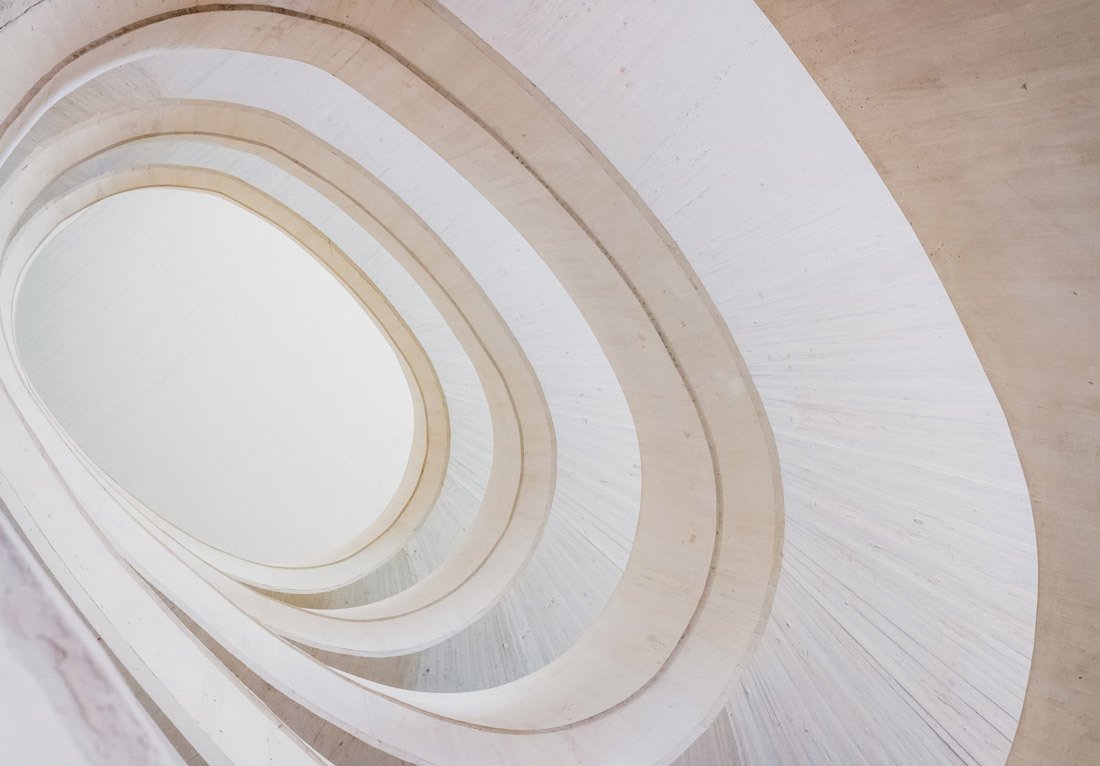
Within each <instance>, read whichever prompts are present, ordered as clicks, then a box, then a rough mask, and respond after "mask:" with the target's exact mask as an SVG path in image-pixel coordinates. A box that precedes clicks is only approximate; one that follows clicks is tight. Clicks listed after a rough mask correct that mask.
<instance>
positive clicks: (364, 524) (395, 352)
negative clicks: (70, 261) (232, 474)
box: [8, 186, 446, 569]
mask: <svg viewBox="0 0 1100 766" xmlns="http://www.w3.org/2000/svg"><path fill="white" fill-rule="evenodd" d="M165 190H167V191H171V192H177V193H183V194H189V195H195V196H196V197H205V198H208V199H216V200H218V201H219V203H221V204H224V205H226V206H227V207H226V210H229V209H232V210H233V213H232V215H240V216H247V218H242V219H241V220H251V221H252V223H253V224H254V225H256V226H258V227H266V228H267V229H271V230H274V231H275V232H277V233H278V235H279V236H280V237H282V238H284V239H285V240H286V241H287V242H288V244H290V245H293V247H294V248H295V249H296V250H295V252H294V255H296V256H297V255H302V256H308V260H306V259H304V258H303V259H302V261H300V263H302V264H306V263H308V264H310V265H309V266H306V267H304V268H305V269H306V270H307V272H313V273H314V275H315V277H316V278H317V280H318V281H319V282H320V283H322V284H324V283H329V282H330V281H331V284H330V285H326V287H328V288H329V294H330V295H334V294H342V296H344V297H346V298H347V300H348V305H349V306H353V307H354V308H355V310H356V311H359V312H361V317H359V324H360V327H359V330H360V331H363V330H367V331H368V332H369V333H373V334H374V335H376V336H378V337H377V338H372V341H374V343H375V347H376V348H377V347H378V345H379V344H378V343H377V341H378V340H381V341H382V344H384V345H385V347H386V348H387V350H388V354H389V358H387V359H386V361H387V363H389V366H390V368H391V369H390V370H389V378H390V381H391V382H393V381H395V380H397V379H398V377H399V380H400V382H401V386H400V387H396V386H391V390H392V391H393V393H394V394H395V395H396V396H397V397H398V401H397V402H396V404H397V406H399V407H402V408H403V409H404V410H405V411H407V413H408V417H407V424H406V425H405V426H402V428H404V436H405V442H406V443H407V447H404V448H403V449H401V450H400V452H399V453H398V454H404V455H406V458H405V459H404V460H403V461H401V469H400V471H396V472H394V474H395V475H394V476H391V477H390V479H391V480H390V481H389V483H388V487H390V488H392V491H387V492H385V493H384V496H383V497H382V498H380V499H379V500H377V501H376V502H374V503H373V504H372V506H371V514H370V515H369V517H367V518H365V519H364V518H359V519H357V521H356V523H354V524H348V525H346V529H343V530H342V531H340V532H338V533H335V534H333V535H332V536H331V537H332V542H333V544H332V545H326V546H324V547H315V548H313V549H311V550H302V551H301V555H300V557H299V556H295V557H294V558H290V559H289V560H283V561H265V560H264V559H265V558H266V557H263V556H251V557H250V556H249V555H242V554H241V553H239V552H235V551H234V550H232V546H225V545H224V544H217V543H213V542H212V541H210V540H208V539H204V536H203V535H201V534H193V533H192V532H191V531H190V530H188V528H187V525H186V524H180V523H177V522H176V521H173V520H172V519H170V518H168V517H167V516H165V515H164V514H163V513H162V512H161V510H159V509H158V508H157V502H155V501H153V500H152V499H151V498H149V497H142V496H140V495H138V494H136V493H133V492H131V491H130V489H129V488H128V487H127V486H126V482H125V481H123V480H120V478H119V477H118V476H116V475H115V472H114V471H112V470H109V469H107V468H106V467H105V466H104V465H103V464H102V462H101V461H100V460H97V459H96V457H95V456H93V455H92V454H91V453H90V452H89V451H88V450H87V449H85V448H84V446H82V445H81V443H80V442H79V440H78V439H76V438H74V436H73V435H72V434H71V433H70V431H69V428H68V427H66V424H65V423H64V422H62V420H61V419H59V418H58V417H57V414H56V413H55V411H54V409H53V407H51V406H50V404H49V402H48V399H47V397H46V396H43V392H42V391H41V390H40V388H41V387H40V385H38V384H37V383H36V381H35V378H34V376H33V374H32V373H31V372H30V371H28V369H27V366H26V353H25V349H24V348H22V346H23V343H21V341H20V336H21V325H22V322H21V320H20V319H19V316H20V314H21V313H22V312H21V310H20V303H21V298H22V297H23V294H24V290H25V289H26V285H27V278H28V275H30V274H31V272H32V269H33V267H34V265H35V263H36V262H37V261H38V260H39V258H40V256H42V255H43V253H46V252H48V251H49V248H50V246H51V243H52V242H54V241H55V239H56V237H57V236H59V235H61V234H62V233H63V232H64V231H65V230H66V229H68V228H69V227H70V226H72V225H74V224H78V222H79V221H80V220H81V219H84V218H85V216H87V215H93V216H94V215H96V210H97V208H101V205H103V204H104V203H108V202H109V201H111V200H112V199H118V198H121V197H126V196H129V195H137V194H142V193H145V192H157V191H165ZM334 255H335V256H337V257H339V256H341V255H342V254H339V253H334ZM345 258H346V257H345ZM360 277H362V279H363V280H364V281H367V282H369V280H367V279H366V278H365V277H364V276H362V275H361V274H360ZM331 287H336V288H337V291H336V292H334V291H332V290H331ZM375 290H376V288H375ZM362 292H363V291H362V290H356V289H353V288H352V287H350V286H349V285H348V284H347V282H346V281H345V278H344V277H343V276H341V275H340V274H338V273H337V272H336V271H335V270H334V269H333V266H332V265H331V263H326V259H325V258H323V257H322V256H321V255H320V254H319V253H318V252H316V250H315V249H314V248H311V247H308V246H307V245H306V244H305V243H303V242H302V241H301V240H300V239H299V238H297V237H295V236H294V235H292V234H291V233H290V232H288V231H287V230H286V229H285V228H284V227H282V226H281V225H280V224H279V223H277V222H275V221H273V220H272V219H270V218H268V217H266V216H264V215H261V214H260V213H258V212H257V211H255V210H252V209H250V208H249V207H248V206H247V205H246V204H244V203H242V202H241V201H239V200H237V199H234V198H232V197H230V196H226V195H222V194H218V193H217V192H214V191H208V190H203V189H198V188H188V187H182V186H181V187H176V186H168V187H157V186H147V187H143V188H135V189H128V190H123V191H120V192H116V193H114V194H110V195H107V196H104V197H103V198H101V199H97V200H95V201H94V202H91V203H90V204H87V205H85V206H84V207H82V208H81V209H80V210H78V211H77V212H75V213H73V214H72V215H69V216H68V217H66V218H65V219H64V220H62V221H61V223H60V224H58V225H57V226H55V227H54V228H53V229H52V230H51V231H50V232H49V233H48V235H47V236H46V237H45V238H44V239H43V240H42V241H41V242H40V243H38V244H37V245H36V246H34V247H33V250H32V252H31V255H30V257H29V258H27V260H26V262H25V263H24V264H21V266H20V268H19V271H18V276H17V278H16V284H15V286H14V289H13V291H12V293H11V309H10V310H11V312H12V322H11V330H10V331H9V333H10V334H9V339H8V342H9V343H11V344H12V346H13V350H14V352H15V353H14V354H13V356H14V358H15V360H16V362H17V364H18V366H19V372H20V375H21V376H22V377H23V378H24V380H25V382H26V383H27V386H28V388H29V389H30V391H31V392H32V393H33V395H34V396H35V397H36V398H37V399H38V400H39V402H40V404H41V405H42V407H43V410H44V411H45V412H46V413H47V414H48V416H49V417H50V419H51V420H52V421H53V422H54V424H55V426H56V427H57V428H58V430H59V432H60V433H61V434H62V436H63V438H64V439H65V441H66V442H67V443H68V444H69V445H70V447H71V448H72V449H73V450H74V452H75V453H76V454H77V455H78V457H80V458H81V459H82V461H84V462H85V463H87V464H88V465H89V466H90V467H92V468H93V469H94V471H95V472H96V473H97V474H98V475H100V477H101V478H102V479H103V480H104V482H103V483H104V485H105V487H106V488H107V489H108V491H113V492H114V493H115V494H116V495H118V494H121V495H122V496H123V498H124V499H126V500H130V501H134V502H131V503H130V504H131V505H132V506H133V507H134V508H136V509H137V510H138V511H140V512H141V513H143V514H145V515H146V516H147V517H148V518H149V519H150V520H152V521H153V522H154V523H155V524H156V525H157V526H158V527H160V528H161V529H162V530H164V531H166V532H168V533H169V534H170V535H171V536H172V537H173V538H175V539H177V540H178V541H180V542H181V543H183V544H184V545H185V547H189V548H198V549H200V550H201V549H209V550H213V551H217V552H219V553H222V554H224V555H226V556H229V557H231V558H234V559H238V560H241V561H244V562H248V563H254V564H258V565H260V566H271V567H278V568H289V569H295V568H302V567H313V566H318V565H322V564H325V563H328V562H330V561H331V560H334V559H337V560H338V559H340V558H342V557H346V556H347V555H351V554H349V553H348V552H347V547H348V544H349V543H348V541H360V542H362V541H363V540H366V542H365V543H364V544H369V542H370V539H371V538H372V536H377V533H378V527H379V526H382V524H383V523H384V524H385V525H386V526H388V525H390V524H392V519H393V518H394V517H396V516H398V515H400V514H401V513H402V512H403V511H404V510H405V508H406V507H407V506H408V505H409V503H410V501H411V499H412V496H413V495H414V494H415V493H416V491H417V490H418V488H419V487H420V485H422V484H424V483H425V482H424V479H425V478H426V477H425V463H426V460H427V453H428V449H429V447H428V442H429V439H430V438H431V436H430V433H431V429H429V428H428V427H427V422H426V414H425V406H424V396H423V389H424V388H425V387H427V388H433V387H434V388H436V389H437V388H438V381H437V380H435V379H434V377H433V378H432V379H431V380H421V379H418V377H417V375H416V374H414V372H413V370H412V369H411V367H410V361H409V358H410V356H413V355H416V354H417V353H419V355H420V356H421V357H422V358H423V361H427V360H426V357H424V356H423V350H422V349H419V350H418V349H416V348H411V347H410V346H414V345H415V337H414V336H413V335H412V334H411V332H408V333H407V337H408V338H412V339H413V341H414V343H413V344H409V343H408V342H406V343H405V346H404V347H399V346H398V345H397V344H396V343H395V340H394V338H393V336H392V335H391V331H392V327H390V328H387V327H385V326H384V325H383V323H382V322H381V321H380V319H379V316H378V313H377V308H378V307H377V306H372V305H369V304H368V302H367V300H366V299H365V297H364V296H363V295H362ZM378 297H382V296H381V294H380V293H378ZM382 300H383V301H384V297H382ZM389 308H390V310H391V312H392V307H389ZM344 310H345V314H346V313H347V311H346V310H347V306H345V307H344ZM393 316H394V317H396V318H397V320H398V321H399V322H400V317H399V316H398V315H396V312H393ZM364 319H365V320H366V321H363V320H364ZM391 321H392V320H391ZM405 329H406V331H407V328H405ZM410 352H411V353H410ZM427 367H428V368H429V369H430V362H427ZM421 368H422V369H423V365H421ZM394 371H396V372H397V375H394V374H393V373H394ZM421 377H423V374H422V373H421ZM391 404H394V402H391ZM445 420H446V418H445V416H444V421H445ZM440 430H442V431H443V432H444V433H443V434H442V436H443V439H439V438H438V435H437V437H436V438H435V441H436V442H439V441H443V442H444V443H443V444H442V447H443V451H444V452H445V451H446V444H445V442H446V428H443V429H440ZM436 446H437V449H438V447H439V446H440V445H439V444H437V445H436ZM437 462H438V461H437ZM445 462H446V461H445V459H444V460H443V463H444V464H445ZM429 483H430V482H429ZM428 504H429V505H430V502H429V503H428ZM306 515H309V516H311V517H312V516H315V511H307V512H306ZM188 543H192V545H188ZM195 544H197V545H195ZM352 553H354V551H352Z"/></svg>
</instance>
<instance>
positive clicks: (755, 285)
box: [0, 0, 1037, 766]
mask: <svg viewBox="0 0 1100 766" xmlns="http://www.w3.org/2000/svg"><path fill="white" fill-rule="evenodd" d="M583 5H584V4H580V3H566V4H565V6H563V7H562V8H560V9H559V11H560V15H559V16H554V15H553V14H551V12H550V10H549V9H548V8H539V7H532V8H529V9H527V11H524V10H523V9H522V8H518V7H517V8H512V7H507V8H504V7H501V5H500V4H494V3H486V2H477V0H469V2H467V1H466V0H454V2H447V3H444V4H436V3H434V2H426V1H425V0H394V1H391V2H387V3H356V4H346V3H337V2H329V1H328V0H320V1H319V2H310V3H285V4H279V3H275V2H270V3H267V2H261V3H233V2H230V3H220V4H197V5H196V4H192V3H189V2H185V1H184V0H168V1H167V2H154V1H153V0H137V1H136V2H133V3H126V4H121V3H113V2H108V3H106V4H104V5H103V6H102V7H98V6H97V7H93V5H92V4H90V3H87V2H84V1H83V0H42V2H40V3H37V4H35V5H33V6H30V7H27V8H26V9H25V10H24V11H23V12H22V13H21V15H19V16H17V17H13V18H12V19H11V20H10V21H8V22H7V23H6V25H4V26H0V41H3V42H4V43H5V46H6V47H5V46H0V67H6V69H4V71H11V72H12V76H11V77H10V78H7V80H6V81H5V82H4V83H3V84H2V85H0V119H2V121H0V243H3V252H2V253H0V325H2V327H3V332H4V341H5V344H4V346H3V350H2V351H0V385H2V387H3V396H2V397H0V473H2V481H0V499H2V500H3V502H4V504H5V505H6V507H7V508H8V510H9V512H10V514H11V516H12V518H13V519H14V521H15V522H16V524H17V525H18V526H19V528H20V529H21V530H22V534H24V535H25V536H26V538H27V540H28V541H29V542H30V544H31V545H32V547H33V548H34V549H35V551H36V552H37V555H38V556H40V557H41V558H42V561H43V562H44V564H45V565H46V567H47V569H48V570H49V572H50V573H51V575H52V577H53V578H54V579H55V580H56V582H57V583H58V584H59V585H60V586H61V587H62V588H63V589H64V590H65V592H66V593H67V594H68V595H69V598H71V599H72V601H73V603H74V604H75V605H76V607H77V608H78V609H79V610H80V612H81V614H82V615H83V617H84V619H85V620H86V621H87V623H88V624H89V625H90V627H91V628H92V630H94V631H95V632H96V633H97V634H98V635H99V636H100V637H102V639H103V643H104V645H105V646H106V648H107V649H108V650H109V651H110V653H111V655H112V656H113V657H114V659H115V660H116V661H117V662H118V663H119V664H120V666H121V667H123V668H124V669H125V670H126V672H127V673H128V674H129V677H130V679H131V681H132V682H133V684H134V685H135V686H137V687H140V688H141V690H142V694H143V696H144V697H146V698H147V699H146V706H147V708H148V709H149V710H150V711H152V712H153V714H154V715H155V716H157V717H158V721H159V722H160V723H161V727H160V728H161V729H163V731H164V732H165V734H166V735H167V736H168V738H169V739H170V740H171V741H172V744H173V745H174V746H175V748H176V750H177V752H178V753H180V754H181V755H183V756H184V757H185V758H192V757H194V758H196V759H201V760H202V761H205V762H206V763H210V764H215V763H216V764H222V763H227V764H228V763H231V764H245V763H254V762H259V760H263V759H266V760H267V761H268V762H271V763H278V764H291V763H350V762H355V763H370V764H379V765H381V764H391V765H396V764H402V763H409V764H411V763H416V764H439V765H440V766H444V765H446V766H455V765H458V764H478V765H479V766H482V765H486V764H502V765H504V764H521V763H522V764H531V765H532V766H534V765H536V764H548V765H549V764H554V765H555V766H558V765H559V764H571V763H572V764H596V763H601V764H624V766H626V765H629V766H645V765H647V764H653V765H656V764H670V763H674V762H675V763H677V764H679V765H680V766H691V765H693V764H695V765H697V764H701V763H705V764H716V765H717V764H724V763H745V764H757V763H760V764H764V763H824V762H845V763H848V762H851V763H856V762H868V763H880V762H881V763H901V762H911V763H918V762H919V763H929V764H932V763H944V764H947V763H957V762H965V763H973V764H982V765H983V766H984V765H985V764H1003V763H1005V761H1006V758H1007V757H1008V750H1009V746H1010V744H1011V742H1012V737H1013V735H1014V732H1015V728H1016V725H1017V723H1018V721H1019V717H1020V710H1021V706H1022V703H1023V696H1024V691H1025V688H1026V685H1027V682H1028V672H1029V669H1030V657H1031V651H1032V641H1033V630H1034V617H1035V603H1036V592H1037V583H1036V541H1035V528H1034V524H1033V522H1032V518H1031V506H1030V502H1029V499H1028V493H1027V487H1026V485H1025V483H1024V478H1023V474H1022V471H1021V469H1020V464H1019V461H1018V459H1017V457H1016V453H1015V448H1014V446H1013V442H1012V437H1011V435H1010V434H1009V431H1008V428H1007V425H1006V423H1005V419H1004V416H1003V414H1002V412H1001V410H1000V407H999V405H998V403H997V399H996V396H995V395H994V392H993V389H992V387H991V386H990V384H989V381H988V380H987V379H986V377H985V374H984V372H983V371H982V368H981V366H980V364H979V363H978V359H977V356H976V354H975V352H974V349H973V348H972V347H971V345H970V343H969V341H968V339H967V337H966V335H965V333H964V332H963V329H962V325H961V324H960V321H959V318H958V316H957V315H956V313H955V311H954V309H953V308H952V305H951V303H950V301H949V300H948V298H947V296H946V294H945V292H944V290H943V286H942V284H941V283H940V282H939V280H938V278H937V276H936V274H935V272H934V271H933V270H932V269H931V267H930V265H929V263H928V260H927V257H926V256H925V253H924V250H923V248H922V247H921V245H920V243H919V242H918V241H917V240H916V237H915V236H914V235H913V232H912V229H911V228H910V226H909V224H908V222H907V221H906V220H905V218H904V217H903V216H902V214H901V212H900V210H899V209H898V207H897V204H896V203H895V202H894V200H893V198H892V197H891V196H890V192H889V191H888V190H887V189H886V188H885V187H884V186H883V185H882V183H881V180H880V179H879V177H878V175H877V174H876V173H875V171H874V168H873V167H872V166H871V165H870V163H869V161H868V160H867V158H866V157H865V156H864V155H863V153H862V151H861V150H860V148H859V146H858V145H857V144H856V143H855V141H854V140H853V138H852V136H851V134H850V133H849V132H848V131H847V129H846V128H845V127H844V125H843V123H842V122H841V121H840V119H839V118H838V117H837V115H836V114H835V113H834V112H833V111H832V108H831V107H830V106H829V104H828V102H827V101H825V99H824V98H823V97H822V95H821V93H820V91H818V90H817V87H816V86H815V85H814V83H813V82H812V81H811V80H810V79H809V77H808V76H807V75H806V73H805V71H804V70H802V68H801V66H800V64H799V63H798V60H797V59H796V58H795V57H794V55H793V54H792V53H791V52H790V50H789V49H788V48H787V47H786V46H785V45H784V44H783V42H782V40H780V39H779V37H778V36H777V34H776V33H775V30H774V28H773V27H772V26H771V24H770V23H769V22H768V21H767V20H766V19H765V18H764V17H763V15H762V14H761V13H760V12H759V10H758V9H757V8H756V7H755V6H754V5H752V4H751V3H747V2H736V3H733V4H728V3H726V4H719V3H707V2H702V3H700V6H701V7H700V13H699V14H698V15H697V16H696V15H695V14H690V13H689V14H684V13H682V12H681V11H678V10H677V7H674V6H673V4H667V6H661V4H658V7H656V8H653V9H651V12H650V13H640V12H638V11H637V9H632V8H631V7H630V6H629V4H627V3H626V2H625V0H613V2H611V3H609V4H606V5H605V4H600V6H599V11H598V12H595V11H594V10H593V9H588V10H585V8H584V7H583ZM703 6H705V8H704V7H703ZM681 10H682V9H681ZM704 10H705V11H706V12H705V13H704V12H703V11H704ZM32 25H33V29H34V31H32ZM40 30H49V32H48V33H46V32H44V31H40ZM624 30H629V32H626V31H624ZM9 42H10V45H8V43H9ZM684 51H687V52H684ZM680 55H683V56H686V58H685V59H684V60H683V61H680V60H679V59H678V58H677V57H678V56H680ZM760 72H767V73H768V78H767V82H764V80H763V78H761V77H758V76H757V74H754V73H760ZM4 115H6V116H4ZM161 188H171V189H177V190H181V189H182V190H189V191H192V192H202V193H204V194H208V195H216V196H217V197H220V198H222V199H223V200H228V201H229V202H231V203H233V204H236V205H238V206H240V207H242V208H245V209H246V210H247V211H250V212H251V213H253V214H255V215H256V216H259V217H260V218H261V219H263V220H264V221H266V222H268V223H269V224H271V225H272V226H274V227H275V228H276V229H278V230H279V231H281V232H282V233H284V234H285V235H286V236H288V237H289V238H290V239H291V240H293V241H294V242H295V243H296V244H297V245H299V246H300V247H301V248H302V250H303V251H304V253H303V257H308V256H311V257H313V258H315V259H316V260H318V261H319V262H320V263H321V264H322V265H323V266H324V267H326V268H327V269H328V270H329V272H330V273H331V274H332V275H333V276H334V277H335V278H336V279H337V280H338V281H339V282H340V283H342V285H343V286H344V287H346V288H347V290H348V291H349V292H350V293H351V294H352V295H353V296H354V297H355V298H356V299H357V300H358V301H359V302H360V303H361V305H362V306H363V307H364V308H365V309H366V310H367V311H368V312H369V313H370V315H371V317H373V319H374V321H375V322H376V323H377V325H378V327H379V329H380V331H381V332H382V333H383V334H384V336H385V337H386V339H387V342H388V344H389V346H390V347H392V350H393V353H394V354H395V359H396V360H397V364H398V366H399V367H400V369H401V374H402V375H403V376H404V380H405V383H406V384H407V388H408V391H409V392H410V397H411V399H412V402H413V410H414V412H415V416H414V420H415V424H414V436H413V437H412V445H413V446H412V448H411V452H410V455H411V457H410V460H409V461H408V463H407V466H405V467H404V469H403V471H404V472H403V474H402V476H401V480H400V481H399V482H398V481H396V480H395V481H394V482H393V483H394V485H395V487H396V489H395V490H393V491H392V492H390V491H388V490H387V492H385V493H382V494H383V495H384V497H380V498H378V499H376V501H375V504H376V505H377V506H378V507H379V510H378V515H377V519H375V520H374V521H372V522H371V523H370V524H367V525H363V527H362V528H360V529H359V530H358V531H357V532H355V533H354V534H348V535H347V536H346V538H345V539H343V540H342V541H341V542H340V544H339V545H337V546H335V548H333V547H331V546H330V547H329V549H328V550H327V552H326V553H325V555H314V554H315V553H316V551H312V552H310V553H309V555H307V553H306V552H305V551H303V555H302V556H301V557H300V558H299V559H297V560H295V561H293V562H289V561H282V562H275V561H266V562H265V561H262V560H259V559H256V558H255V557H249V556H241V555H234V553H232V552H230V551H229V550H228V549H225V546H221V547H220V548H219V546H215V545H210V544H209V541H204V540H202V539H198V538H196V537H195V536H192V535H189V534H187V533H186V532H185V531H183V530H182V529H180V528H179V525H173V524H171V523H169V522H167V521H165V519H163V518H162V517H160V516H159V515H158V514H157V513H156V510H157V509H156V508H155V507H153V504H150V507H146V506H145V505H144V504H143V503H142V501H141V500H140V499H139V497H138V494H139V493H136V492H134V491H133V488H131V487H128V486H127V485H126V483H125V482H121V481H116V480H114V479H112V477H111V476H110V475H109V474H110V471H108V470H105V468H106V466H102V465H97V464H96V462H95V461H94V460H93V459H92V458H91V457H89V455H88V454H85V453H84V452H83V451H82V450H81V449H80V448H79V446H78V445H77V444H76V443H75V441H74V438H73V435H71V434H69V433H67V432H66V431H65V426H64V419H63V418H60V417H58V416H57V413H54V412H51V411H50V409H49V398H48V397H45V398H42V397H39V396H38V395H37V394H36V392H35V390H34V386H33V383H34V380H33V375H30V376H28V374H27V371H26V370H25V369H24V360H23V358H21V356H20V354H18V353H16V351H17V347H18V346H19V343H20V342H22V341H21V340H20V337H19V333H18V331H17V329H16V328H15V322H14V321H13V320H14V319H15V318H17V317H15V313H16V311H15V307H16V304H17V300H19V294H20V284H21V281H20V280H21V279H22V278H23V275H24V274H25V272H26V269H27V264H28V263H32V264H33V258H34V257H36V253H40V252H44V251H48V248H49V247H50V243H51V241H53V240H51V237H54V236H55V233H56V232H57V231H58V230H59V227H63V226H65V225H66V222H68V221H72V220H73V217H74V216H77V215H90V214H92V213H94V211H95V210H96V209H97V206H102V205H103V204H104V200H108V201H110V200H118V199H124V198H125V196H126V195H134V194H140V193H142V192H141V190H147V189H161ZM81 211H92V212H91V213H88V212H85V213H83V214H82V213H81ZM78 220H79V219H78ZM306 254H308V256H307V255H306ZM92 255H93V256H94V253H93V254H92ZM32 294H33V293H32ZM20 310H22V309H20ZM134 321H138V320H137V319H135V320H134ZM317 438H320V431H319V432H318V437H317ZM292 468H293V466H288V470H289V469H292ZM377 469H378V467H377V466H375V465H368V464H364V465H363V466H362V470H363V471H371V470H377ZM227 721H232V725H226V722H227ZM138 725H141V726H145V727H146V733H147V736H149V737H151V738H152V739H153V740H157V741H159V740H158V739H157V738H158V737H163V736H164V735H162V734H161V733H160V731H157V730H156V729H154V728H153V724H152V722H151V720H146V721H144V723H142V722H141V721H139V722H138ZM871 731H874V732H875V735H874V741H873V742H872V743H868V742H867V737H868V736H869V735H868V732H871ZM800 732H801V733H800ZM169 760H170V758H169Z"/></svg>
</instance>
